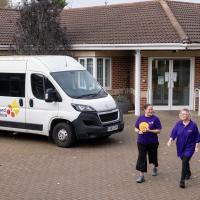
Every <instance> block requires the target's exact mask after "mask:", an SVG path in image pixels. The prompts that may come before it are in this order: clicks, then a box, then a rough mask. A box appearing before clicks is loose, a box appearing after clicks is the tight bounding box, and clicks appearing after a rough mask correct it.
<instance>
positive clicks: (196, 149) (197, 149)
mask: <svg viewBox="0 0 200 200" xmlns="http://www.w3.org/2000/svg"><path fill="white" fill-rule="evenodd" d="M198 151H199V148H198V143H197V144H196V147H195V152H196V153H197V152H198Z"/></svg>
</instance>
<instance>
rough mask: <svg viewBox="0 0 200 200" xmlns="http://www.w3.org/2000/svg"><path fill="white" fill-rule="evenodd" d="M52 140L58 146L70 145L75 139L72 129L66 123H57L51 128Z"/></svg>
mask: <svg viewBox="0 0 200 200" xmlns="http://www.w3.org/2000/svg"><path fill="white" fill-rule="evenodd" d="M53 140H54V142H55V143H56V144H57V146H59V147H71V146H72V145H73V144H74V143H75V140H76V137H75V134H74V130H73V128H72V126H71V125H70V124H68V123H65V122H61V123H58V124H57V125H56V126H55V127H54V129H53Z"/></svg>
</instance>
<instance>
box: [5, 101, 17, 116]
mask: <svg viewBox="0 0 200 200" xmlns="http://www.w3.org/2000/svg"><path fill="white" fill-rule="evenodd" d="M19 110H20V109H19V104H18V103H17V101H16V100H13V101H12V103H11V104H9V105H8V108H7V109H6V112H7V115H8V116H9V115H10V116H11V117H16V116H17V115H18V114H19Z"/></svg>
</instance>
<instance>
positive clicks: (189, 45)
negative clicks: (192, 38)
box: [187, 43, 200, 50]
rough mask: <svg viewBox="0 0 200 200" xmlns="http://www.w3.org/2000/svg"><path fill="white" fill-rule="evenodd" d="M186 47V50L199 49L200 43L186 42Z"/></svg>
mask: <svg viewBox="0 0 200 200" xmlns="http://www.w3.org/2000/svg"><path fill="white" fill-rule="evenodd" d="M187 49H188V50H200V44H198V43H196V44H195V43H194V44H188V45H187Z"/></svg>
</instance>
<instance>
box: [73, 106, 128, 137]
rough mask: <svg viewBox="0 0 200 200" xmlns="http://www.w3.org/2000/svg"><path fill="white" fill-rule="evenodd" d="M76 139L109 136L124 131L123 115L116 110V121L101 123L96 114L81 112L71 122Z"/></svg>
mask: <svg viewBox="0 0 200 200" xmlns="http://www.w3.org/2000/svg"><path fill="white" fill-rule="evenodd" d="M72 124H73V127H74V129H75V132H76V137H77V139H88V138H98V137H104V136H110V135H112V134H114V133H117V132H121V131H122V130H123V129H124V121H123V115H122V113H121V111H120V110H118V118H117V120H113V121H110V122H102V121H101V118H100V117H99V113H98V112H81V113H80V115H79V117H78V118H77V119H76V120H74V121H73V122H72Z"/></svg>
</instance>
